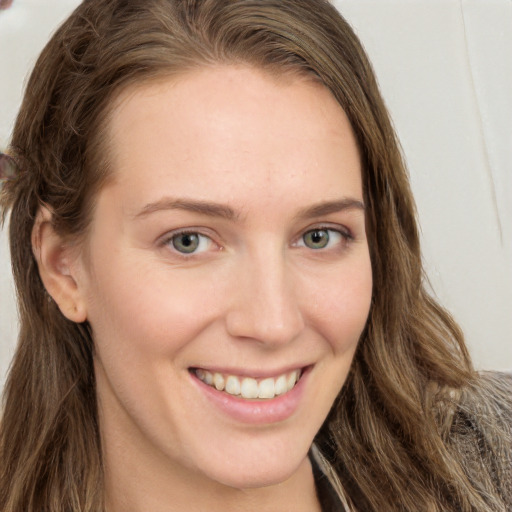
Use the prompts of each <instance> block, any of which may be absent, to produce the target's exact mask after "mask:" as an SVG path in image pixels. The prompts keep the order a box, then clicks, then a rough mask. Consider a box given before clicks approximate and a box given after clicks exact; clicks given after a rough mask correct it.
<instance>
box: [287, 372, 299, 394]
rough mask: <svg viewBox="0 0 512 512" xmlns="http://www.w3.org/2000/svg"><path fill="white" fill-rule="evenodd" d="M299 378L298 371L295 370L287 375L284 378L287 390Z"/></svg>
mask: <svg viewBox="0 0 512 512" xmlns="http://www.w3.org/2000/svg"><path fill="white" fill-rule="evenodd" d="M298 380H299V372H298V371H297V370H296V371H294V372H292V373H290V374H289V375H288V378H287V379H286V387H287V389H288V391H289V390H290V389H292V388H293V386H295V383H296V382H297V381H298Z"/></svg>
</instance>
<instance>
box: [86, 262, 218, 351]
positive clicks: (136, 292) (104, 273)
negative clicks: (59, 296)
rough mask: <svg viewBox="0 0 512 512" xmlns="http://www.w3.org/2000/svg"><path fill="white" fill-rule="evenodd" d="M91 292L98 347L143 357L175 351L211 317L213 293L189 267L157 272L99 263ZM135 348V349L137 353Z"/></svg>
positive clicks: (93, 323)
mask: <svg viewBox="0 0 512 512" xmlns="http://www.w3.org/2000/svg"><path fill="white" fill-rule="evenodd" d="M94 281H95V283H96V284H94V286H93V287H92V289H91V293H90V294H89V296H90V298H89V322H90V324H91V326H92V328H93V332H94V338H95V341H96V344H97V345H98V348H99V351H100V352H101V351H102V347H105V346H107V345H109V346H110V350H121V351H122V352H123V356H124V357H126V356H127V353H128V352H130V351H131V352H133V353H134V355H138V356H140V357H142V358H144V359H149V358H151V357H153V356H155V355H157V354H166V353H167V354H168V353H169V352H175V351H177V350H179V349H180V348H182V347H183V346H185V345H186V344H187V342H189V341H190V340H191V339H193V338H194V336H195V335H196V334H197V333H198V332H199V331H200V330H201V329H203V328H204V327H205V325H207V324H208V322H210V321H211V315H209V312H211V311H212V310H213V308H212V307H211V305H212V302H213V297H215V294H213V293H211V292H210V288H211V284H210V283H209V282H208V281H206V282H205V281H202V280H201V286H199V285H198V284H199V283H198V282H197V280H196V279H192V278H191V276H190V275H189V273H187V272H171V271H167V272H156V271H154V270H152V269H151V267H150V266H143V265H137V264H133V265H123V264H122V263H119V262H117V265H116V266H115V268H111V266H110V265H106V264H105V265H101V266H99V267H98V269H97V271H96V276H95V280H94ZM135 353H137V354H135Z"/></svg>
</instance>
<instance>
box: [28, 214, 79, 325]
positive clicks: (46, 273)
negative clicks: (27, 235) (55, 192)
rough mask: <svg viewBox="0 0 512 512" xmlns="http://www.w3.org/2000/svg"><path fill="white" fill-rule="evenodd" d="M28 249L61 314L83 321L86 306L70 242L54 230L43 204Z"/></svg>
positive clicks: (50, 216)
mask: <svg viewBox="0 0 512 512" xmlns="http://www.w3.org/2000/svg"><path fill="white" fill-rule="evenodd" d="M32 251H33V253H34V257H35V259H36V261H37V266H38V269H39V275H40V276H41V280H42V282H43V285H44V287H45V288H46V291H47V292H48V294H49V295H50V296H51V298H52V299H53V300H54V301H55V303H56V304H57V306H58V307H59V309H60V310H61V312H62V314H63V315H64V316H65V317H66V318H68V319H69V320H71V321H73V322H76V323H81V322H84V321H85V320H86V319H87V310H86V305H85V301H84V299H83V297H82V290H81V289H80V286H79V283H78V281H77V279H76V277H77V276H76V261H75V259H76V255H74V254H73V251H72V247H71V246H70V244H69V243H66V242H65V241H64V239H63V238H62V237H61V236H60V235H59V234H58V233H56V231H55V229H54V227H53V224H52V213H51V212H50V210H49V209H48V208H46V207H41V208H40V209H39V211H38V212H37V215H36V220H35V222H34V227H33V228H32Z"/></svg>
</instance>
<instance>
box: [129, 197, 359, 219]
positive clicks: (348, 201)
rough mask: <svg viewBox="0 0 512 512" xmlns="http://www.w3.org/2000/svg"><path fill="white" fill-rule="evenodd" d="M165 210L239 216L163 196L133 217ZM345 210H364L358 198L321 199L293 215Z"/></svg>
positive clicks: (222, 208) (224, 208)
mask: <svg viewBox="0 0 512 512" xmlns="http://www.w3.org/2000/svg"><path fill="white" fill-rule="evenodd" d="M166 210H186V211H189V212H194V213H199V214H202V215H207V216H209V217H220V218H223V219H227V220H236V219H238V218H239V217H240V215H239V214H238V213H236V212H235V210H233V208H231V207H230V206H227V205H224V204H219V203H213V202H209V201H200V200H192V199H173V198H169V197H165V198H163V199H160V200H158V201H155V202H153V203H148V204H147V205H146V206H144V207H143V208H142V210H141V211H140V212H138V213H137V214H136V215H135V216H134V218H136V219H138V218H141V217H146V216H148V215H150V214H151V213H154V212H159V211H166ZM346 210H361V211H364V210H365V206H364V203H363V202H362V201H359V200H358V199H353V198H343V199H339V200H335V201H322V202H320V203H317V204H314V205H312V206H309V207H307V208H305V209H303V210H301V211H300V212H299V213H298V214H297V215H296V216H295V217H296V218H297V219H308V218H311V217H320V216H322V215H329V214H331V213H338V212H342V211H346Z"/></svg>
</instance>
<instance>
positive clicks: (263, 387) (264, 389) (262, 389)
mask: <svg viewBox="0 0 512 512" xmlns="http://www.w3.org/2000/svg"><path fill="white" fill-rule="evenodd" d="M274 387H275V386H274V379H263V380H262V381H261V382H260V383H259V385H258V398H274V397H275V396H276V393H275V391H274Z"/></svg>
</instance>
